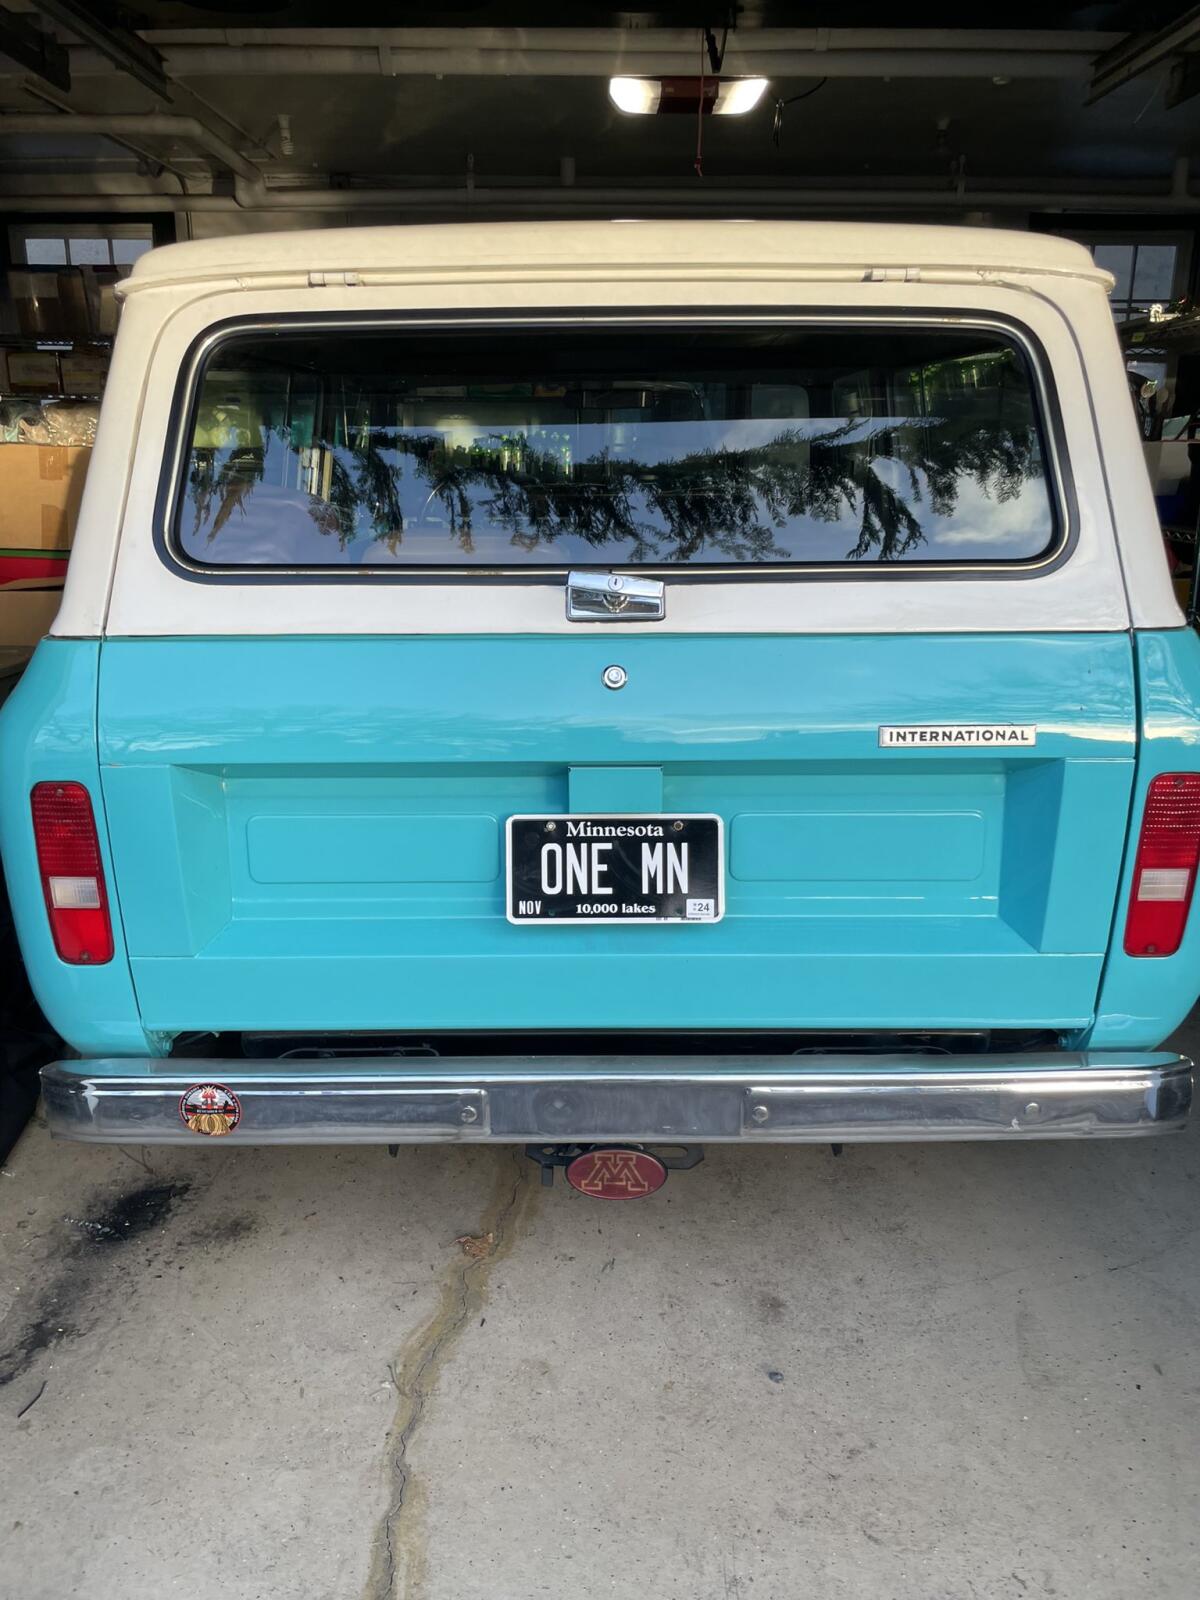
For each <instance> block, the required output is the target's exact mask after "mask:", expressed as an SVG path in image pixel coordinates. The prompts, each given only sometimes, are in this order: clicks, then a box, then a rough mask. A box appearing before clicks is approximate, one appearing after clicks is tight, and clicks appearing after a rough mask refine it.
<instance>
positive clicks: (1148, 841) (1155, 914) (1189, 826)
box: [1125, 772, 1200, 956]
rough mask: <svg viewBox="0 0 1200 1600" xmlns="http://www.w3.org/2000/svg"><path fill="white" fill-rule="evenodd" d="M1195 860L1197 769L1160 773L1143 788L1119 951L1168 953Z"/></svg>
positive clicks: (1199, 827)
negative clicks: (1142, 807)
mask: <svg viewBox="0 0 1200 1600" xmlns="http://www.w3.org/2000/svg"><path fill="white" fill-rule="evenodd" d="M1198 862H1200V772H1160V773H1159V775H1158V777H1157V778H1155V779H1153V781H1152V782H1151V784H1150V788H1149V789H1148V791H1147V793H1146V809H1145V812H1144V813H1143V815H1142V831H1141V835H1140V836H1139V838H1138V848H1137V860H1136V861H1135V862H1134V865H1133V893H1132V895H1131V898H1130V901H1129V919H1128V921H1127V922H1126V924H1125V953H1126V955H1130V956H1173V955H1174V954H1175V952H1176V950H1178V949H1179V946H1180V943H1181V941H1182V939H1183V930H1184V928H1185V927H1186V926H1187V919H1188V910H1189V909H1190V907H1191V904H1192V891H1193V890H1194V889H1195V887H1196V866H1197V863H1198Z"/></svg>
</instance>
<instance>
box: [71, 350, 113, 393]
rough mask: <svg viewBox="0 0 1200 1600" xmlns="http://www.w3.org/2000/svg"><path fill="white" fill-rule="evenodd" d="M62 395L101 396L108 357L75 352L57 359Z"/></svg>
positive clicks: (97, 353) (102, 354) (101, 354)
mask: <svg viewBox="0 0 1200 1600" xmlns="http://www.w3.org/2000/svg"><path fill="white" fill-rule="evenodd" d="M59 367H60V369H61V371H62V386H63V393H64V394H81V395H101V394H103V393H104V380H105V378H106V377H107V376H108V356H107V354H105V353H103V352H99V351H91V350H75V351H73V352H72V353H71V354H70V355H67V354H65V353H64V354H63V355H62V356H61V357H60V358H59Z"/></svg>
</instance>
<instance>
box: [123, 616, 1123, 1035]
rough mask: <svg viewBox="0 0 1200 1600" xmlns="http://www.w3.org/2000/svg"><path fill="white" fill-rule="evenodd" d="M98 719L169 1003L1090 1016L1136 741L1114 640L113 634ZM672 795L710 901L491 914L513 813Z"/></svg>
mask: <svg viewBox="0 0 1200 1600" xmlns="http://www.w3.org/2000/svg"><path fill="white" fill-rule="evenodd" d="M613 663H619V664H620V665H621V666H623V667H624V668H625V670H626V672H627V674H628V681H627V683H626V685H625V687H624V688H623V689H622V690H620V692H618V693H613V692H611V691H610V690H608V689H606V688H605V687H604V684H603V682H602V673H603V671H604V669H605V667H606V666H608V665H610V664H613ZM984 723H987V724H1006V725H1008V724H1016V725H1023V726H1032V727H1035V728H1036V741H1035V742H1032V743H1022V744H1017V745H1001V746H988V747H979V746H974V745H965V744H961V743H959V744H955V743H949V744H941V743H918V744H916V745H909V744H903V743H902V744H898V745H883V744H881V736H880V730H881V728H886V727H897V726H898V727H903V728H911V727H919V726H925V725H934V726H936V727H939V728H946V727H948V726H950V727H952V726H954V725H959V726H961V725H971V726H977V725H979V724H984ZM99 726H100V753H101V768H102V786H103V794H104V803H105V808H106V811H107V818H108V826H109V829H110V837H111V843H112V856H113V861H114V863H115V874H116V884H115V890H116V898H117V900H118V903H119V907H120V914H121V918H122V920H123V923H124V929H125V934H126V938H127V942H128V949H129V954H130V959H131V963H132V970H133V977H134V982H135V985H136V989H137V994H138V999H139V1003H140V1006H141V1011H142V1016H143V1021H144V1023H145V1026H146V1027H147V1028H148V1029H151V1030H158V1031H162V1032H164V1033H177V1032H180V1031H184V1030H191V1029H202V1030H213V1031H222V1030H239V1029H242V1030H259V1029H261V1030H269V1031H274V1030H284V1031H292V1030H294V1031H305V1032H307V1031H322V1032H324V1031H338V1030H346V1029H369V1030H385V1031H390V1030H431V1031H432V1030H452V1029H468V1030H469V1029H480V1030H506V1029H513V1030H518V1029H519V1030H530V1029H560V1030H565V1029H691V1028H717V1029H765V1028H773V1029H810V1028H833V1029H841V1028H846V1029H856V1030H861V1029H865V1028H879V1029H909V1028H917V1029H924V1028H945V1027H960V1026H971V1027H983V1026H991V1027H1031V1026H1039V1027H1041V1026H1044V1027H1047V1028H1060V1029H1069V1028H1076V1027H1080V1026H1083V1025H1085V1024H1086V1023H1087V1022H1088V1021H1089V1019H1090V1017H1091V1015H1092V1011H1093V1008H1094V1005H1095V1000H1096V994H1097V988H1098V983H1099V978H1100V972H1101V966H1102V962H1103V959H1104V955H1105V951H1106V949H1107V945H1108V939H1109V929H1110V923H1111V919H1112V915H1113V905H1114V899H1115V894H1116V888H1117V881H1118V875H1119V871H1120V865H1121V855H1122V850H1123V846H1124V839H1125V832H1126V824H1127V814H1128V807H1129V798H1130V786H1131V779H1132V773H1133V758H1134V748H1135V723H1134V688H1133V674H1132V665H1131V659H1130V646H1129V641H1128V638H1127V637H1126V636H1125V635H1121V634H1102V635H1084V634H1074V635H1064V634H1056V635H1037V634H1021V635H1004V634H995V635H986V636H971V635H947V634H938V635H929V634H926V635H909V636H904V637H901V636H892V635H875V636H870V637H845V636H836V635H831V636H820V637H811V636H810V637H782V636H758V637H754V636H751V637H746V636H741V637H736V638H734V637H721V636H710V637H698V636H678V635H676V636H670V637H651V636H647V635H645V634H638V635H634V636H619V637H617V636H614V634H613V633H612V632H606V633H604V634H603V635H598V634H596V633H594V632H593V633H588V634H581V635H580V636H578V637H576V636H559V637H542V638H537V637H524V638H522V637H517V636H513V637H507V638H504V637H491V638H467V637H425V638H377V637H376V638H372V637H356V638H336V639H335V638H287V637H277V638H262V639H237V638H227V639H212V638H209V639H196V640H181V639H177V640H169V639H163V640H153V639H143V640H120V639H118V640H110V641H108V642H106V643H105V644H104V645H103V647H102V652H101V669H100V695H99ZM659 810H663V811H671V812H679V813H714V814H716V815H719V816H720V817H721V818H722V819H723V822H724V852H725V871H726V878H725V890H726V914H725V917H724V919H723V920H722V921H720V922H719V923H716V924H712V925H696V926H692V925H670V926H667V925H646V926H640V927H639V926H624V925H623V926H610V927H603V926H599V927H598V926H562V925H553V926H516V925H513V924H512V923H510V922H509V921H508V920H507V919H506V915H505V875H504V865H505V864H504V848H505V845H504V835H505V829H504V823H505V819H506V818H507V817H508V816H510V815H514V814H521V813H558V812H595V811H606V812H654V811H659Z"/></svg>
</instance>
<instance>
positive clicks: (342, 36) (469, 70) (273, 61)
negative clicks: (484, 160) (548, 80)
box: [43, 0, 1119, 80]
mask: <svg viewBox="0 0 1200 1600" xmlns="http://www.w3.org/2000/svg"><path fill="white" fill-rule="evenodd" d="M43 3H45V4H50V3H52V0H43ZM53 3H55V4H62V3H64V0H53ZM144 31H145V37H146V38H147V39H148V40H150V41H151V42H152V43H153V44H154V45H155V47H156V48H157V49H158V50H159V51H161V53H162V59H163V63H164V69H165V71H166V72H167V74H168V75H169V77H170V78H172V79H180V78H182V79H189V78H198V77H222V78H229V77H232V76H238V77H242V76H246V75H248V74H249V75H254V76H272V75H279V74H287V75H300V76H308V75H320V76H323V77H329V78H337V77H346V76H352V75H359V74H366V75H370V76H375V77H387V78H390V77H408V76H430V75H433V74H438V73H440V74H442V75H444V76H447V77H465V78H475V77H514V78H520V77H595V78H600V77H608V76H610V75H612V74H614V73H627V74H629V73H632V74H649V75H658V74H672V73H683V74H690V73H694V72H696V71H697V70H698V61H699V41H700V34H699V31H698V30H697V29H685V28H644V29H622V28H287V27H283V28H175V29H170V30H166V29H158V30H153V29H147V30H144ZM1118 37H1119V36H1118V35H1116V34H1114V33H1100V32H1091V31H1087V32H1084V31H1069V30H1064V31H1061V32H1056V31H1049V30H1044V29H1043V30H1040V31H1039V30H1018V29H929V28H756V29H742V30H739V31H735V32H732V33H730V35H729V40H728V45H727V48H726V53H725V59H724V63H723V70H724V71H725V72H727V73H729V74H731V75H737V74H747V73H751V74H757V73H762V74H765V75H768V76H773V77H776V78H796V77H798V78H803V77H829V78H848V77H857V78H885V77H897V78H952V77H957V78H991V77H995V76H998V75H1003V76H1006V77H1011V78H1016V79H1021V78H1025V79H1063V78H1067V79H1079V80H1086V79H1087V77H1088V75H1089V73H1090V72H1091V69H1092V63H1093V61H1094V60H1095V58H1096V57H1097V56H1098V55H1099V54H1100V53H1101V52H1102V51H1105V50H1107V49H1108V47H1109V46H1111V45H1113V44H1115V43H1116V42H1117V40H1118ZM71 66H72V70H73V71H74V72H75V74H76V76H77V77H78V76H82V75H87V74H94V73H96V72H97V71H103V70H104V69H105V64H104V62H102V61H101V60H99V59H97V58H96V56H95V54H94V52H92V51H73V52H72V58H71Z"/></svg>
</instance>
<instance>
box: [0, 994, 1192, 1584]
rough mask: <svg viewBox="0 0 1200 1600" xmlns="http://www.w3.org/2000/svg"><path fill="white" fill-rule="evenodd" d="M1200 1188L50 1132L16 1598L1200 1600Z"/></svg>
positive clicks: (31, 1313)
mask: <svg viewBox="0 0 1200 1600" xmlns="http://www.w3.org/2000/svg"><path fill="white" fill-rule="evenodd" d="M1189 1039H1190V1042H1191V1045H1192V1049H1193V1051H1196V1050H1200V1018H1197V1017H1194V1018H1193V1020H1192V1022H1191V1024H1190V1025H1189V1028H1188V1029H1185V1030H1184V1032H1183V1034H1181V1036H1180V1040H1179V1042H1180V1043H1181V1044H1182V1046H1183V1047H1184V1048H1187V1047H1188V1043H1189ZM1198 1169H1200V1119H1198V1120H1197V1123H1196V1124H1195V1125H1194V1126H1193V1129H1192V1131H1191V1132H1190V1133H1189V1134H1187V1135H1184V1136H1183V1137H1176V1138H1171V1139H1164V1140H1149V1141H1134V1142H1129V1143H1123V1144H1121V1143H1113V1144H1105V1143H1097V1144H1091V1145H1071V1144H1065V1145H1057V1146H1056V1145H1053V1144H1042V1145H1036V1144H1035V1145H1010V1146H1006V1147H998V1146H992V1145H962V1146H953V1145H943V1146H936V1145H933V1146H908V1147H905V1146H892V1147H881V1146H875V1147H869V1146H864V1147H858V1148H857V1149H854V1148H851V1149H848V1150H847V1152H846V1154H845V1156H844V1157H843V1158H842V1159H841V1160H835V1159H833V1157H832V1156H831V1155H830V1153H829V1151H828V1150H827V1149H825V1148H823V1147H815V1146H814V1147H808V1148H796V1149H791V1150H787V1149H781V1148H775V1149H771V1148H766V1149H757V1148H756V1149H754V1150H739V1149H730V1148H721V1147H715V1148H713V1149H711V1150H710V1152H709V1158H708V1160H707V1162H706V1163H705V1164H704V1165H703V1166H701V1167H699V1168H698V1169H697V1170H695V1171H693V1172H691V1173H682V1174H677V1175H676V1176H674V1177H673V1178H672V1180H671V1182H670V1183H669V1184H668V1186H667V1188H666V1189H665V1190H663V1191H662V1192H661V1193H660V1194H658V1195H657V1196H655V1197H654V1198H653V1199H651V1200H648V1201H644V1202H641V1203H639V1204H627V1205H604V1204H601V1203H599V1202H596V1201H591V1200H587V1199H585V1198H583V1197H582V1196H580V1195H577V1194H575V1193H573V1192H572V1191H570V1190H567V1189H564V1188H562V1187H556V1188H555V1189H553V1190H548V1191H544V1190H540V1189H539V1188H538V1186H537V1183H536V1173H535V1172H534V1171H533V1169H532V1168H530V1167H529V1164H528V1163H526V1162H524V1161H523V1160H522V1159H518V1158H516V1157H515V1156H514V1155H513V1154H512V1153H511V1152H510V1151H507V1150H497V1151H487V1150H477V1151H471V1150H458V1149H433V1148H430V1149H415V1150H411V1151H408V1152H406V1153H403V1154H402V1155H401V1157H400V1159H398V1160H395V1161H393V1160H389V1159H388V1157H387V1156H386V1154H385V1153H384V1152H383V1151H382V1150H349V1149H347V1150H334V1149H308V1150H304V1149H300V1150H295V1151H291V1152H288V1151H284V1150H271V1151H261V1150H254V1149H246V1150H233V1151H230V1150H226V1149H222V1148H219V1147H218V1148H212V1147H210V1146H208V1145H204V1146H200V1145H198V1146H197V1147H196V1148H192V1147H187V1148H181V1149H159V1150H149V1151H139V1150H118V1149H113V1148H100V1147H95V1148H89V1147H86V1146H71V1145H65V1144H63V1145H53V1146H52V1145H51V1143H50V1141H49V1139H48V1138H47V1136H46V1133H45V1130H44V1129H43V1128H41V1127H38V1126H34V1127H32V1128H31V1129H30V1130H29V1132H28V1133H27V1134H26V1136H25V1138H24V1140H23V1142H22V1143H21V1144H20V1145H19V1146H18V1148H17V1150H16V1151H15V1152H14V1153H13V1155H12V1157H11V1158H10V1160H9V1163H8V1166H7V1168H6V1169H5V1171H4V1174H3V1175H2V1176H0V1208H2V1210H0V1222H2V1228H3V1233H2V1240H0V1296H2V1299H0V1314H2V1315H3V1322H2V1323H0V1384H2V1386H0V1550H2V1551H3V1554H2V1555H0V1595H2V1596H3V1600H64V1597H73V1596H76V1595H86V1596H87V1597H88V1600H108V1597H113V1600H143V1597H145V1600H151V1597H153V1600H163V1597H168V1596H174V1595H180V1596H186V1597H187V1600H207V1597H209V1596H212V1597H220V1600H291V1597H297V1600H341V1597H343V1596H345V1597H355V1600H357V1597H359V1596H363V1597H366V1600H384V1597H389V1596H396V1597H403V1600H485V1597H486V1600H524V1597H526V1596H532V1595H554V1596H564V1595H570V1596H582V1597H585V1600H591V1597H616V1600H635V1597H636V1600H643V1597H645V1596H652V1597H654V1600H696V1597H713V1600H750V1597H751V1596H761V1597H763V1600H768V1597H770V1600H776V1597H779V1600H785V1597H786V1600H792V1597H800V1596H805V1597H813V1600H843V1597H845V1600H1001V1597H1003V1600H1042V1597H1044V1596H1061V1597H1064V1600H1131V1597H1135V1596H1140V1595H1144V1596H1148V1597H1153V1600H1192V1597H1194V1596H1195V1595H1196V1594H1197V1592H1198V1589H1200V1556H1198V1552H1197V1534H1196V1521H1195V1515H1194V1509H1195V1504H1196V1498H1197V1494H1198V1492H1200V1425H1198V1416H1197V1412H1198V1406H1197V1393H1198V1390H1197V1377H1196V1373H1197V1365H1196V1359H1195V1352H1196V1342H1197V1336H1198V1331H1200V1271H1198V1265H1200V1261H1198V1257H1200V1250H1198V1245H1197V1240H1198V1237H1200V1231H1198V1228H1197V1220H1198V1219H1197V1187H1196V1176H1197V1171H1198ZM460 1235H472V1236H482V1244H481V1245H480V1246H479V1247H478V1248H479V1249H481V1250H482V1252H483V1253H482V1255H480V1256H479V1257H478V1258H475V1257H473V1256H472V1255H470V1254H468V1253H467V1252H466V1251H465V1250H464V1248H463V1246H462V1245H461V1244H460V1243H458V1242H456V1241H457V1238H458V1236H460ZM488 1236H491V1237H490V1240H489V1237H488ZM22 1408H26V1409H25V1414H24V1416H22V1417H20V1419H19V1420H18V1413H19V1412H20V1411H21V1410H22Z"/></svg>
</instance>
